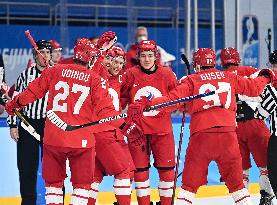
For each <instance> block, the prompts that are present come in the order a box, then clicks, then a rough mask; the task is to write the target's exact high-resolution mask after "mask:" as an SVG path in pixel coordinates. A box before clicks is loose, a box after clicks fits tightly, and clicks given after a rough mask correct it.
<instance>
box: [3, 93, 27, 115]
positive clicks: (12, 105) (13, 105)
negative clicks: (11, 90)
mask: <svg viewBox="0 0 277 205" xmlns="http://www.w3.org/2000/svg"><path fill="white" fill-rule="evenodd" d="M18 98H19V96H18V95H16V96H15V97H14V98H13V99H12V100H11V101H9V102H7V103H6V106H5V109H6V112H7V113H8V114H9V115H12V116H13V115H15V111H16V109H17V110H21V109H22V108H24V107H25V105H21V104H20V103H19V102H18Z"/></svg>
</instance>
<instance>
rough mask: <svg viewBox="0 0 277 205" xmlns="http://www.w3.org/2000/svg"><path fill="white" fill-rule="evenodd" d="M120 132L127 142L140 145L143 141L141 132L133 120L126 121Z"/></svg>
mask: <svg viewBox="0 0 277 205" xmlns="http://www.w3.org/2000/svg"><path fill="white" fill-rule="evenodd" d="M121 132H122V134H123V135H125V136H126V137H127V139H128V143H130V144H133V145H135V146H140V145H141V144H142V143H144V140H143V132H142V130H141V128H140V127H139V126H138V125H137V124H136V123H134V122H131V121H130V122H127V123H126V124H125V125H124V127H123V128H122V130H121Z"/></svg>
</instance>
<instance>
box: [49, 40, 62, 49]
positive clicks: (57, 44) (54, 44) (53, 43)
mask: <svg viewBox="0 0 277 205" xmlns="http://www.w3.org/2000/svg"><path fill="white" fill-rule="evenodd" d="M50 42H51V45H52V49H53V50H62V47H61V44H59V43H58V42H57V41H55V40H50Z"/></svg>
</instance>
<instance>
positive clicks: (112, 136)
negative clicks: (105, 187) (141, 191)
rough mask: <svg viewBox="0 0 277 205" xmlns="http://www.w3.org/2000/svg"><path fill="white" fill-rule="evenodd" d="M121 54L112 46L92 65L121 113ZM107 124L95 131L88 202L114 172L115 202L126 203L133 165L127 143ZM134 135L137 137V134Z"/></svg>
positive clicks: (122, 54) (94, 200) (95, 195)
mask: <svg viewBox="0 0 277 205" xmlns="http://www.w3.org/2000/svg"><path fill="white" fill-rule="evenodd" d="M125 59H126V57H125V53H124V51H123V50H122V49H121V48H118V47H113V48H111V49H109V50H108V51H107V53H106V57H105V60H104V61H103V62H102V65H101V68H100V69H97V68H93V69H92V70H93V71H95V72H99V73H98V74H99V75H100V76H101V77H102V80H103V81H105V82H106V83H105V85H106V86H107V89H108V92H109V94H110V96H111V97H112V100H113V105H114V108H115V110H116V111H119V112H121V105H120V101H119V100H120V86H121V80H120V79H121V75H118V73H119V72H120V70H121V69H122V68H123V66H124V64H125ZM106 127H107V125H105V124H103V125H99V132H97V133H95V134H94V135H95V141H96V144H95V147H96V159H95V173H94V180H93V183H92V186H91V188H92V193H93V194H92V195H93V198H92V201H91V204H90V205H92V204H95V203H96V198H97V195H98V191H99V185H100V183H101V182H102V180H103V177H104V176H106V175H114V177H115V181H114V186H113V187H114V193H115V196H116V199H117V202H118V203H119V204H120V205H129V204H130V203H131V191H132V187H131V178H133V172H134V170H135V166H134V163H133V160H132V157H131V154H130V151H129V149H128V145H127V144H126V142H125V141H124V136H123V135H122V133H121V132H120V131H119V130H118V129H116V128H114V127H111V128H110V129H109V130H108V129H107V128H106ZM137 134H138V136H137V137H135V136H133V137H135V138H140V137H141V136H140V133H137Z"/></svg>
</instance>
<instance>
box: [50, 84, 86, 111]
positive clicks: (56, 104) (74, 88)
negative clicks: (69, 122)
mask: <svg viewBox="0 0 277 205" xmlns="http://www.w3.org/2000/svg"><path fill="white" fill-rule="evenodd" d="M61 88H62V89H63V92H62V93H58V94H57V95H56V96H55V97H54V100H53V111H60V112H67V103H66V102H64V103H62V104H61V105H60V104H59V101H60V100H63V101H66V98H67V97H68V95H69V94H70V92H73V93H77V92H80V93H81V95H80V97H79V98H78V100H77V102H76V103H75V105H74V109H73V114H79V113H80V109H81V107H82V105H83V103H84V101H85V100H86V98H87V96H88V95H89V91H90V88H89V87H86V86H83V85H79V84H75V83H73V85H72V88H70V86H69V85H68V84H67V82H64V81H59V82H58V83H57V84H56V85H55V90H60V89H61Z"/></svg>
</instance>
